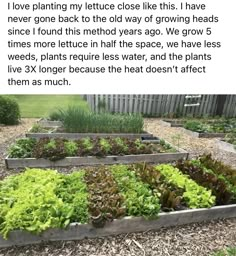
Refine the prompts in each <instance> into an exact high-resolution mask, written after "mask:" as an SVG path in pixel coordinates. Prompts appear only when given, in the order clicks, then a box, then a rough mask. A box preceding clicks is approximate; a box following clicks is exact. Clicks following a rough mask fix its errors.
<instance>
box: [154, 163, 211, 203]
mask: <svg viewBox="0 0 236 256" xmlns="http://www.w3.org/2000/svg"><path fill="white" fill-rule="evenodd" d="M156 170H158V171H159V172H160V173H161V174H162V175H164V177H165V180H166V181H167V182H168V183H170V184H173V185H175V186H177V187H178V188H182V189H184V193H183V199H184V200H185V202H186V203H187V205H188V207H189V208H204V207H212V206H213V205H215V196H213V195H212V192H211V190H207V189H206V188H204V187H202V186H199V185H198V184H197V183H196V182H195V181H193V180H191V179H190V178H189V176H187V175H185V174H183V173H181V171H180V170H178V169H177V168H174V167H173V166H171V165H169V164H161V165H158V166H156Z"/></svg>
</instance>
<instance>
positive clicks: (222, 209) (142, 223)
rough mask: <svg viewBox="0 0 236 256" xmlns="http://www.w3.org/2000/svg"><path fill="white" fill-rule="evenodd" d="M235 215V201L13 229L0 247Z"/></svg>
mask: <svg viewBox="0 0 236 256" xmlns="http://www.w3.org/2000/svg"><path fill="white" fill-rule="evenodd" d="M235 217H236V205H226V206H216V207H212V208H210V209H193V210H183V211H179V212H169V213H160V214H159V218H158V219H156V220H146V219H144V218H142V217H125V218H123V219H118V220H114V221H113V222H110V223H106V225H105V226H104V227H103V228H102V229H96V228H94V227H93V226H92V225H91V224H79V223H72V224H71V225H70V226H69V227H68V228H67V229H50V230H47V231H45V232H43V233H42V234H40V235H34V234H31V233H29V232H26V231H12V232H10V234H9V238H8V240H5V239H3V238H2V237H1V236H0V248H3V247H10V246H16V245H29V244H39V243H43V242H49V241H67V240H82V239H85V238H95V237H104V236H110V235H119V234H125V233H131V232H142V231H148V230H159V229H160V228H165V227H171V226H179V225H185V224H190V223H197V222H203V221H211V220H215V219H222V218H235Z"/></svg>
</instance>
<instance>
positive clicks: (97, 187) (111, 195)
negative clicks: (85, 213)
mask: <svg viewBox="0 0 236 256" xmlns="http://www.w3.org/2000/svg"><path fill="white" fill-rule="evenodd" d="M85 179H86V183H87V186H88V189H89V212H90V214H91V218H92V223H93V225H94V226H95V227H103V226H104V225H105V223H106V221H112V220H113V219H115V218H119V217H121V216H124V215H125V208H124V207H123V203H124V198H123V196H122V195H121V194H120V193H119V188H118V186H117V183H116V181H115V180H114V177H113V176H112V173H111V172H110V171H109V170H108V169H107V168H105V167H101V168H99V169H88V170H87V171H86V175H85Z"/></svg>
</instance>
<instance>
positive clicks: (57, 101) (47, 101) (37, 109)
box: [14, 95, 89, 118]
mask: <svg viewBox="0 0 236 256" xmlns="http://www.w3.org/2000/svg"><path fill="white" fill-rule="evenodd" d="M14 98H15V99H16V100H17V101H18V103H19V106H20V111H21V117H34V118H35V117H36V118H37V117H47V116H48V115H49V113H50V112H52V111H53V110H55V109H57V108H67V107H68V106H69V105H79V106H81V108H83V109H89V107H88V104H87V102H86V101H85V100H83V99H82V97H81V96H79V95H14Z"/></svg>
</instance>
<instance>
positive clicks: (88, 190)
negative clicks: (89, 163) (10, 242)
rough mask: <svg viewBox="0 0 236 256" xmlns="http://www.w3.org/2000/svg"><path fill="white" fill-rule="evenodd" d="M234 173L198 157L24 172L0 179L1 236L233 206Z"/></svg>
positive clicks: (28, 170) (234, 193) (234, 198)
mask: <svg viewBox="0 0 236 256" xmlns="http://www.w3.org/2000/svg"><path fill="white" fill-rule="evenodd" d="M235 185H236V170H234V169H232V168H231V167H229V166H226V165H224V164H222V163H221V162H219V161H215V160H213V159H212V158H211V157H210V156H202V157H200V158H198V159H197V160H194V161H187V160H186V161H181V162H177V163H176V164H174V165H170V164H161V165H157V166H152V165H146V164H144V163H142V164H135V165H129V166H128V165H114V166H109V167H105V166H102V167H100V168H90V169H86V170H80V171H75V172H73V173H71V174H61V173H58V172H57V171H54V170H40V169H27V170H26V171H25V172H24V173H21V174H18V175H12V176H9V177H7V178H5V180H3V181H0V233H1V234H2V235H3V237H4V238H7V235H8V233H9V232H10V231H11V230H17V229H19V230H27V231H30V232H34V233H40V232H42V231H44V230H46V229H48V228H55V227H58V228H64V227H66V226H68V225H69V224H70V223H73V222H79V223H92V224H93V225H94V226H95V227H103V226H104V225H105V223H106V222H109V221H112V220H113V219H117V218H121V217H123V216H143V217H145V218H154V217H155V218H156V217H158V214H159V212H160V211H173V210H182V209H189V208H190V209H194V208H205V207H212V206H214V205H224V204H233V203H236V189H235V188H236V186H235Z"/></svg>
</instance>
